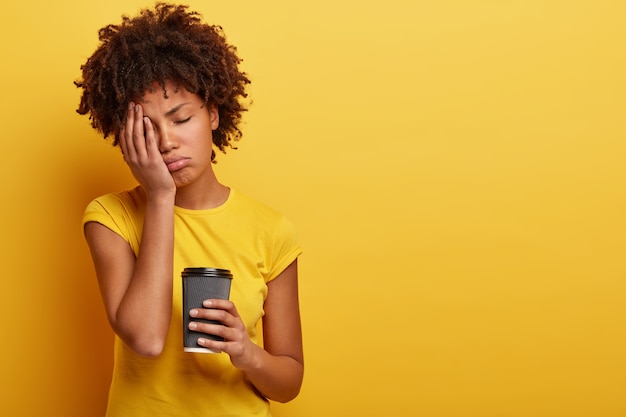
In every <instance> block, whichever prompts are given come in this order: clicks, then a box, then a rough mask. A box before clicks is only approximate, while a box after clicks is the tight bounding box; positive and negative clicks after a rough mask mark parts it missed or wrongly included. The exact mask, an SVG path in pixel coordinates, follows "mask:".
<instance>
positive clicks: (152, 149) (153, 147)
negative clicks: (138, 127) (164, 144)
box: [143, 116, 161, 157]
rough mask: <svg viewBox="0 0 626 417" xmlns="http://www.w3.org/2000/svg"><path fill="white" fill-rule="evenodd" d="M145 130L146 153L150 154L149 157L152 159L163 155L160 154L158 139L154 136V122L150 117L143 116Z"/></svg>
mask: <svg viewBox="0 0 626 417" xmlns="http://www.w3.org/2000/svg"><path fill="white" fill-rule="evenodd" d="M143 129H144V132H145V138H146V142H145V143H146V151H147V152H148V157H152V156H154V155H159V156H160V155H161V153H160V152H159V148H158V146H157V143H156V137H155V135H154V125H153V124H152V120H150V118H149V117H147V116H143Z"/></svg>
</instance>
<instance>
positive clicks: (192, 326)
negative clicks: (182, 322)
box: [189, 323, 198, 330]
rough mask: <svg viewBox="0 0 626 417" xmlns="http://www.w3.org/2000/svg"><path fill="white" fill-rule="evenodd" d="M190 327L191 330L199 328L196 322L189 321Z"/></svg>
mask: <svg viewBox="0 0 626 417" xmlns="http://www.w3.org/2000/svg"><path fill="white" fill-rule="evenodd" d="M189 328H190V329H191V330H195V329H196V328H198V325H197V324H196V323H189Z"/></svg>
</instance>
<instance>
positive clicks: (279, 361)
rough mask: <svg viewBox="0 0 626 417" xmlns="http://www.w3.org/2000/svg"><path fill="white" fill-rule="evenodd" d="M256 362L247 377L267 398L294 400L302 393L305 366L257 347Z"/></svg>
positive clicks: (247, 372)
mask: <svg viewBox="0 0 626 417" xmlns="http://www.w3.org/2000/svg"><path fill="white" fill-rule="evenodd" d="M255 350H256V352H255V356H256V360H255V362H254V364H253V366H251V367H250V368H248V369H246V370H245V374H246V377H247V378H248V380H249V381H250V382H251V383H252V385H254V386H255V388H256V389H257V390H258V391H259V392H260V393H261V394H263V395H264V396H265V397H267V398H269V399H271V400H273V401H278V402H287V401H290V400H292V399H294V398H295V397H296V396H297V395H298V393H299V392H300V387H301V386H302V378H303V375H304V365H303V364H302V363H301V362H299V361H298V360H296V359H295V358H292V357H289V356H274V355H272V354H270V353H269V352H267V351H265V350H263V349H262V348H261V347H258V346H257V347H256V349H255Z"/></svg>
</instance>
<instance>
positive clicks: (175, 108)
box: [165, 103, 189, 117]
mask: <svg viewBox="0 0 626 417" xmlns="http://www.w3.org/2000/svg"><path fill="white" fill-rule="evenodd" d="M187 104H189V103H181V104H179V105H178V106H176V107H173V108H171V109H170V110H168V111H167V112H166V113H165V117H170V116H172V115H174V114H175V113H176V112H177V111H178V110H180V109H181V108H182V107H183V106H186V105H187Z"/></svg>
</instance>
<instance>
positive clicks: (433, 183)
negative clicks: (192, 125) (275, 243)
mask: <svg viewBox="0 0 626 417" xmlns="http://www.w3.org/2000/svg"><path fill="white" fill-rule="evenodd" d="M189 3H190V4H191V5H192V7H193V8H194V9H197V10H199V11H201V12H202V13H203V14H204V15H205V17H206V18H207V20H209V21H210V22H212V23H218V24H221V25H222V26H223V27H224V28H225V30H226V32H227V34H228V35H229V38H230V40H231V41H232V42H233V43H235V44H236V45H238V47H239V50H240V53H241V55H242V56H243V57H244V59H245V68H246V70H247V71H248V72H249V73H250V75H251V77H252V79H253V87H252V90H251V93H252V96H253V99H254V100H255V104H254V106H253V108H252V110H251V111H250V113H249V115H248V116H247V118H246V124H245V126H244V139H243V141H242V142H241V143H240V149H239V150H238V151H236V152H231V153H230V154H229V155H227V156H226V157H221V158H220V160H219V164H218V166H217V169H218V173H219V175H220V176H221V178H222V179H223V180H224V181H225V182H226V183H228V184H229V185H232V186H234V187H237V188H238V189H240V190H242V191H244V192H247V193H249V194H251V195H253V196H255V197H258V198H260V199H262V200H264V201H266V202H268V203H270V204H272V205H273V206H275V207H276V208H278V209H280V210H282V211H284V212H285V213H286V214H288V215H289V216H290V217H291V218H292V219H293V220H294V221H295V223H296V224H297V226H298V228H299V231H300V235H301V241H302V244H303V246H304V248H305V254H304V255H303V257H302V259H301V293H302V309H303V320H304V330H305V348H306V361H307V363H306V368H307V369H306V379H305V383H304V387H303V391H302V393H301V395H300V397H298V399H296V400H295V401H294V402H292V403H290V404H287V405H276V406H275V407H274V410H275V415H276V416H278V417H281V416H285V417H286V416H299V417H309V416H311V417H313V416H315V417H318V416H330V417H333V416H337V417H343V416H407V417H408V416H428V417H490V416H493V417H496V416H498V417H499V416H507V417H527V416H533V417H543V416H545V417H554V416H564V417H577V416H585V417H586V416H589V417H596V416H602V417H612V416H616V417H617V416H624V415H626V403H625V402H624V401H623V393H624V388H625V387H626V359H625V358H626V356H625V355H624V348H625V343H626V330H625V329H626V319H625V318H626V302H625V301H626V297H625V294H626V283H625V280H624V278H626V262H625V261H624V259H626V257H625V256H624V252H625V250H626V237H625V236H626V233H625V232H626V220H625V219H626V216H625V215H624V213H625V210H624V209H625V203H626V163H625V162H624V157H625V155H626V145H625V141H624V136H625V133H626V123H624V114H625V111H626V105H625V104H624V103H626V100H625V98H626V82H625V74H626V58H625V57H626V43H625V42H624V40H625V39H626V26H625V25H624V21H625V19H626V6H625V5H624V2H621V1H617V0H614V1H611V0H593V1H591V0H587V1H583V0H571V1H561V0H543V1H541V0H507V1H504V0H500V1H495V0H473V1H470V0H439V1H418V0H413V1H409V0H404V1H403V0H390V1H384V2H359V1H343V2H342V1H336V0H334V1H331V0H316V1H306V2H297V1H287V0H282V1H272V2H262V1H244V2H226V1H221V2H208V1H205V0H194V1H190V2H189ZM149 4H150V3H149V2H145V1H138V0H108V1H106V2H104V1H99V2H89V1H84V0H60V1H56V2H52V1H43V0H31V1H26V2H16V1H13V2H10V3H8V4H5V5H4V6H3V13H2V14H0V42H1V47H2V56H1V58H0V59H1V62H2V64H1V65H2V74H1V75H2V76H1V77H0V83H1V84H0V92H1V94H2V99H1V100H0V102H1V104H0V106H1V109H0V117H1V119H0V120H1V124H0V127H1V129H0V134H1V135H2V152H1V153H2V157H1V162H0V170H1V171H0V172H1V176H2V189H1V195H2V201H3V204H2V206H1V208H0V210H1V216H2V219H3V222H2V232H1V233H2V240H1V242H2V250H1V252H0V253H1V254H2V255H1V256H2V265H3V268H4V273H3V288H2V291H0V309H1V311H0V320H1V325H2V333H3V342H2V348H1V349H2V352H1V355H0V361H1V362H0V375H1V376H0V381H1V383H2V390H1V391H0V396H1V398H2V400H1V401H0V407H1V408H0V414H2V415H6V416H35V415H46V416H63V417H66V416H98V415H101V413H102V411H103V409H104V403H105V397H106V390H107V385H108V378H109V376H110V367H111V359H110V343H111V332H110V330H109V329H108V327H107V324H106V321H105V317H104V313H103V309H102V306H101V303H100V299H99V295H98V290H97V286H96V283H95V278H94V276H93V272H92V267H91V264H90V260H89V257H88V253H87V249H86V246H85V244H84V242H83V239H82V235H81V230H80V218H81V214H82V210H83V208H84V206H85V204H86V203H87V202H88V201H89V200H90V199H91V198H93V197H95V196H96V195H99V194H102V193H105V192H108V191H115V190H119V189H122V188H125V187H128V186H130V185H131V184H133V181H132V178H131V177H130V175H129V174H128V173H127V172H126V169H125V167H124V165H123V163H122V160H121V158H120V156H119V154H118V151H117V150H115V149H110V148H109V146H108V145H107V144H106V143H104V141H101V140H100V139H99V137H98V136H97V135H96V134H95V133H94V132H92V131H91V128H90V126H89V123H88V120H87V119H86V118H81V117H79V116H78V115H77V114H76V113H75V112H74V109H75V108H76V105H77V101H78V96H79V95H78V91H77V90H76V89H75V88H74V87H73V85H72V81H73V80H74V79H76V78H77V77H78V75H79V66H80V65H81V63H83V61H84V60H85V59H86V57H87V56H88V55H89V54H90V53H91V52H92V51H93V49H94V48H95V46H96V39H97V29H98V28H100V27H101V26H103V25H105V24H107V23H110V22H115V21H118V17H119V15H120V14H121V13H131V14H132V13H134V12H135V11H136V10H137V9H138V8H139V7H140V6H146V5H149Z"/></svg>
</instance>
